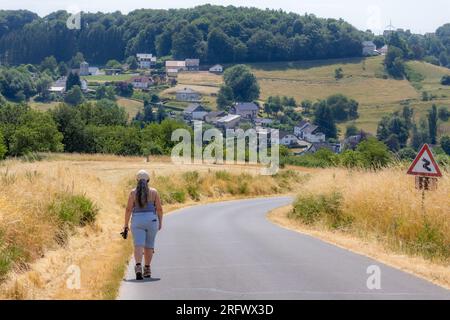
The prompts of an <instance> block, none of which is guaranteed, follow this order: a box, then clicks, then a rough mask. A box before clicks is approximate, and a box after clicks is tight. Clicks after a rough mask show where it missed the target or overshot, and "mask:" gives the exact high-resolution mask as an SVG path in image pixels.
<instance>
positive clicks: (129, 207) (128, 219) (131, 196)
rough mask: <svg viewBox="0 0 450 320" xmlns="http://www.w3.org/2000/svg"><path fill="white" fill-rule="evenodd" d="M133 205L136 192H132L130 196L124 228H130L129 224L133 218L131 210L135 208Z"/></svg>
mask: <svg viewBox="0 0 450 320" xmlns="http://www.w3.org/2000/svg"><path fill="white" fill-rule="evenodd" d="M133 206H134V192H131V193H130V195H129V196H128V203H127V208H126V210H125V224H124V228H128V225H129V223H130V219H131V211H132V210H133Z"/></svg>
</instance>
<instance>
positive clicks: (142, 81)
mask: <svg viewBox="0 0 450 320" xmlns="http://www.w3.org/2000/svg"><path fill="white" fill-rule="evenodd" d="M129 82H130V83H131V85H132V86H133V88H134V89H144V90H145V89H148V87H149V86H151V85H152V84H153V79H152V78H150V77H147V76H140V77H133V78H131V79H130V81H129Z"/></svg>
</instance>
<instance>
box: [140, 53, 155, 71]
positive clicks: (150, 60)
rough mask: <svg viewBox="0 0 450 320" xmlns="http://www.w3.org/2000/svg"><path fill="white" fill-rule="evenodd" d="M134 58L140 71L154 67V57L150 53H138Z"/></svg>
mask: <svg viewBox="0 0 450 320" xmlns="http://www.w3.org/2000/svg"><path fill="white" fill-rule="evenodd" d="M136 58H137V61H138V64H139V68H140V69H150V68H151V67H153V66H154V65H156V57H154V56H153V54H151V53H138V54H136Z"/></svg>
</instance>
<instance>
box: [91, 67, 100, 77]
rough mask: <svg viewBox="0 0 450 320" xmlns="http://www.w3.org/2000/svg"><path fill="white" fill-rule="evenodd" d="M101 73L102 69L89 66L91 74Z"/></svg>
mask: <svg viewBox="0 0 450 320" xmlns="http://www.w3.org/2000/svg"><path fill="white" fill-rule="evenodd" d="M99 74H100V69H99V68H98V67H89V75H90V76H98V75H99Z"/></svg>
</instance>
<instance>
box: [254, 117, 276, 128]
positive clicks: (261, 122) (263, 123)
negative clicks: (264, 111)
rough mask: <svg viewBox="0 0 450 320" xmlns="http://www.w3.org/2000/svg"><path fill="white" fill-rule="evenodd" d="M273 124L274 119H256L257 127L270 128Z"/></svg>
mask: <svg viewBox="0 0 450 320" xmlns="http://www.w3.org/2000/svg"><path fill="white" fill-rule="evenodd" d="M272 123H273V120H272V119H268V118H256V119H255V125H256V126H260V127H268V126H270V125H271V124H272Z"/></svg>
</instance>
